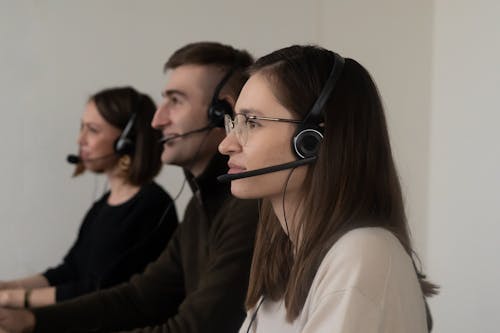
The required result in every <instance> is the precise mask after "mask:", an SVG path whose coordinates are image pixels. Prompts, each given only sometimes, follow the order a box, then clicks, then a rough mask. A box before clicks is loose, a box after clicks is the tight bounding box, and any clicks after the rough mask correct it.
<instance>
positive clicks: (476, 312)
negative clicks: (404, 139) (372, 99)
mask: <svg viewBox="0 0 500 333" xmlns="http://www.w3.org/2000/svg"><path fill="white" fill-rule="evenodd" d="M434 25H435V30H434V44H433V45H434V47H433V49H434V52H433V58H434V61H433V97H432V121H431V123H432V129H431V140H430V142H431V164H430V165H431V169H430V182H429V183H430V191H429V197H428V199H429V227H428V237H427V239H428V241H427V243H428V253H429V256H428V266H429V274H430V276H431V277H432V278H433V279H434V280H435V281H436V282H437V283H438V284H440V285H441V286H442V288H441V295H440V296H439V297H436V298H435V299H433V300H432V302H431V306H432V309H433V310H434V316H435V322H436V330H435V331H436V332H484V333H490V332H491V333H493V332H498V331H499V327H500V317H499V314H498V311H499V310H500V287H499V282H500V260H499V257H498V256H499V253H500V237H499V235H500V214H499V212H498V207H499V206H500V200H499V198H500V195H499V189H500V98H499V96H500V2H498V1H494V0H481V1H474V2H472V1H465V0H460V1H456V0H448V1H446V0H439V1H436V6H435V20H434Z"/></svg>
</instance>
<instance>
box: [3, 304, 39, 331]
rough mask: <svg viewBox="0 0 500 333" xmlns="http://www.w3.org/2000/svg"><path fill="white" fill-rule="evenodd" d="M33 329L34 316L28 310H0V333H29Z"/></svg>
mask: <svg viewBox="0 0 500 333" xmlns="http://www.w3.org/2000/svg"><path fill="white" fill-rule="evenodd" d="M34 328H35V316H34V315H33V313H32V312H30V311H28V310H9V309H5V308H0V333H6V332H8V333H31V332H33V329H34Z"/></svg>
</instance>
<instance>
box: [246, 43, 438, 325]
mask: <svg viewBox="0 0 500 333" xmlns="http://www.w3.org/2000/svg"><path fill="white" fill-rule="evenodd" d="M334 59H335V58H334V55H333V53H332V52H330V51H328V50H325V49H322V48H319V47H315V46H291V47H288V48H284V49H280V50H278V51H275V52H273V53H271V54H269V55H267V56H264V57H262V58H260V59H258V60H257V62H256V63H255V64H254V65H253V66H252V67H251V70H250V71H251V74H252V75H253V74H255V73H259V74H262V75H264V77H265V78H266V79H267V80H268V82H269V83H270V86H271V89H272V90H273V94H274V95H275V96H276V98H277V99H278V100H279V101H280V103H281V104H282V105H283V106H285V107H286V108H287V109H288V110H290V111H291V112H293V113H295V115H296V116H297V118H299V119H303V118H304V117H305V115H306V114H307V113H308V112H309V110H310V109H311V107H312V105H313V104H314V102H315V100H316V99H317V97H318V96H319V94H320V91H321V89H322V88H323V86H324V84H325V82H326V80H327V78H328V75H329V73H330V70H331V68H332V66H333V63H334ZM323 125H324V139H323V141H322V143H321V147H320V151H319V153H318V159H317V161H316V162H315V163H314V164H313V165H311V166H309V168H308V171H307V175H306V178H305V181H304V184H303V187H302V190H301V191H302V192H301V193H302V195H301V197H302V199H301V200H302V201H301V206H302V207H308V208H307V210H304V211H303V212H302V215H300V216H299V217H300V221H301V224H300V225H299V226H298V230H294V233H293V234H295V235H300V243H299V239H298V237H297V239H296V240H294V242H293V243H294V246H295V248H294V251H295V254H294V253H292V250H291V248H290V240H289V239H288V237H287V235H286V234H285V232H284V231H283V230H282V227H281V226H280V223H279V221H278V220H277V217H276V215H275V214H274V212H273V211H272V208H271V205H270V203H269V202H266V200H264V202H263V206H262V212H261V213H262V214H261V221H260V223H259V226H258V231H257V239H256V245H255V253H254V257H253V262H252V269H251V274H250V285H249V290H248V294H247V300H246V306H247V307H248V308H252V307H254V306H255V305H256V303H257V302H258V299H259V298H260V297H261V296H265V297H267V298H270V299H272V300H275V301H276V300H280V299H284V301H285V306H286V309H287V319H288V320H289V321H293V320H294V319H296V318H297V317H298V315H299V314H300V312H301V310H302V308H303V306H304V303H305V300H306V297H307V295H308V293H309V289H310V287H311V284H312V281H313V279H314V276H315V275H316V272H317V270H318V267H319V265H320V264H321V262H322V260H323V258H324V256H325V254H326V253H327V252H328V251H329V250H330V248H331V247H332V245H333V244H334V243H335V242H336V241H337V240H338V239H339V238H340V237H341V236H342V235H344V234H345V233H346V232H348V231H349V230H352V229H355V228H359V227H367V226H377V227H382V228H385V229H387V230H389V231H391V232H392V233H393V234H394V235H395V236H396V237H397V238H398V239H399V240H400V242H401V244H402V245H403V247H404V248H405V250H406V252H407V253H408V254H409V255H410V256H412V254H413V251H412V247H411V241H410V235H409V230H408V226H407V219H406V215H405V211H404V205H403V198H402V193H401V186H400V183H399V178H398V174H397V171H396V167H395V164H394V161H393V157H392V152H391V146H390V142H389V135H388V131H387V125H386V120H385V116H384V110H383V106H382V102H381V99H380V96H379V93H378V91H377V88H376V86H375V84H374V82H373V80H372V79H371V77H370V75H369V73H368V72H367V71H366V69H364V68H363V67H362V66H361V65H360V64H359V63H357V62H356V61H354V60H352V59H345V66H344V69H343V72H342V74H341V76H340V79H339V81H338V82H337V85H336V87H335V89H334V91H333V93H332V94H331V96H330V98H329V99H328V101H327V104H326V106H325V109H324V115H323ZM418 275H419V279H420V283H421V288H422V291H423V293H424V294H425V295H430V294H433V293H434V292H435V289H434V288H435V286H434V285H432V284H430V283H429V282H428V281H426V280H424V279H423V278H422V276H421V275H420V274H418Z"/></svg>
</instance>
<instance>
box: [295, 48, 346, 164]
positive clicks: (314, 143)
mask: <svg viewBox="0 0 500 333" xmlns="http://www.w3.org/2000/svg"><path fill="white" fill-rule="evenodd" d="M332 53H333V56H334V63H333V67H332V70H331V71H330V75H329V76H328V79H327V80H326V83H325V85H324V87H323V89H322V90H321V93H320V94H319V96H318V98H317V99H316V101H315V102H314V105H313V107H312V108H311V111H309V113H308V114H307V115H306V116H305V118H304V120H302V122H301V123H300V125H299V126H298V128H297V131H296V132H295V134H294V135H293V138H292V150H293V151H294V152H295V155H297V157H298V158H299V160H300V159H305V158H308V157H314V156H316V155H317V154H318V151H319V147H320V143H321V141H322V140H323V128H321V127H320V126H319V125H320V123H321V122H322V119H323V108H324V107H325V104H326V102H327V101H328V98H329V97H330V95H331V93H332V91H333V89H334V88H335V85H336V84H337V81H338V79H339V77H340V75H341V74H342V69H343V68H344V63H345V60H344V58H342V57H341V56H340V55H338V54H337V53H334V52H332Z"/></svg>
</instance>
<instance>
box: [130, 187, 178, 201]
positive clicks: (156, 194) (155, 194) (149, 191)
mask: <svg viewBox="0 0 500 333" xmlns="http://www.w3.org/2000/svg"><path fill="white" fill-rule="evenodd" d="M138 195H139V197H140V198H141V199H142V201H145V202H151V203H163V204H164V203H166V202H170V201H172V199H171V198H170V195H168V193H167V192H166V191H165V190H164V189H163V187H161V186H160V185H158V184H157V183H155V182H151V183H148V184H144V185H142V187H141V189H140V192H139V193H138Z"/></svg>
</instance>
